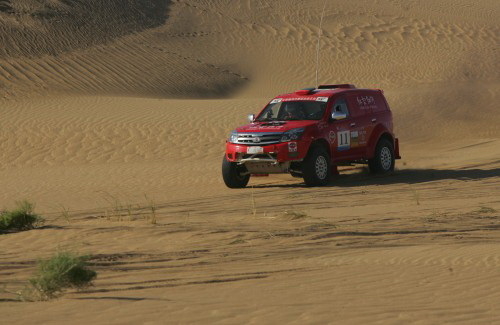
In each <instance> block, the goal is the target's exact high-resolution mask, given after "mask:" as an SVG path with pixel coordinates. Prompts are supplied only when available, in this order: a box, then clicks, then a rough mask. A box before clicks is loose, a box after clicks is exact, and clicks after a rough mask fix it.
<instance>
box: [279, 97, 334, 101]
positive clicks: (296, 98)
mask: <svg viewBox="0 0 500 325" xmlns="http://www.w3.org/2000/svg"><path fill="white" fill-rule="evenodd" d="M316 98H317V97H293V98H281V101H282V102H295V101H301V100H302V101H316ZM327 100H328V98H327Z"/></svg>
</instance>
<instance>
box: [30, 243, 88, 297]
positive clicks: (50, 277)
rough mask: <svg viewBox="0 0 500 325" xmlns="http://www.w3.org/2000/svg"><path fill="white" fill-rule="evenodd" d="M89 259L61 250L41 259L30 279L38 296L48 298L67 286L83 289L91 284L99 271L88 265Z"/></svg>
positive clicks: (55, 295)
mask: <svg viewBox="0 0 500 325" xmlns="http://www.w3.org/2000/svg"><path fill="white" fill-rule="evenodd" d="M88 259H89V257H88V256H79V255H77V254H75V253H71V252H60V253H57V254H56V255H54V256H53V257H51V258H49V259H47V260H41V261H39V262H38V269H37V271H36V273H35V276H34V277H33V278H31V279H30V284H31V285H32V286H33V289H34V295H35V296H36V298H38V299H39V300H48V299H52V298H55V297H57V296H58V295H59V294H61V293H62V292H63V291H64V290H65V289H67V288H76V289H82V288H85V287H87V286H89V285H91V284H92V280H94V278H95V277H96V276H97V273H96V272H95V271H93V270H90V269H89V268H88V267H87V266H88V265H87V261H88Z"/></svg>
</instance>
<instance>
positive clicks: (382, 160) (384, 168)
mask: <svg viewBox="0 0 500 325" xmlns="http://www.w3.org/2000/svg"><path fill="white" fill-rule="evenodd" d="M394 163H395V158H394V145H393V144H392V142H391V141H389V140H387V139H380V140H379V142H378V143H377V147H376V148H375V156H374V157H373V158H372V159H370V160H369V161H368V167H369V168H370V172H371V173H372V174H385V173H389V172H392V171H394Z"/></svg>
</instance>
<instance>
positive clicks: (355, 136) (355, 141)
mask: <svg viewBox="0 0 500 325" xmlns="http://www.w3.org/2000/svg"><path fill="white" fill-rule="evenodd" d="M358 146H359V133H358V131H352V132H351V148H355V147H358Z"/></svg>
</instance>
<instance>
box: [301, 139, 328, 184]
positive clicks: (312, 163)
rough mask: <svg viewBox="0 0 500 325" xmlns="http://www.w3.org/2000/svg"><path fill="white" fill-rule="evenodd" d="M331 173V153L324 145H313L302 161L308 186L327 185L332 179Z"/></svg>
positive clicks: (303, 172) (303, 175)
mask: <svg viewBox="0 0 500 325" xmlns="http://www.w3.org/2000/svg"><path fill="white" fill-rule="evenodd" d="M330 175H331V170H330V155H329V154H328V152H327V151H326V150H325V149H324V148H323V147H320V146H314V147H312V148H311V149H310V150H309V153H308V154H307V156H306V158H305V159H304V161H303V162H302V177H303V178H304V182H305V183H306V186H325V185H327V184H328V182H329V181H330Z"/></svg>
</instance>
